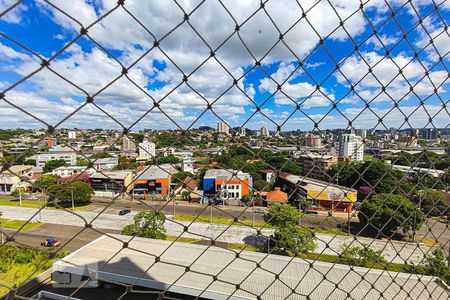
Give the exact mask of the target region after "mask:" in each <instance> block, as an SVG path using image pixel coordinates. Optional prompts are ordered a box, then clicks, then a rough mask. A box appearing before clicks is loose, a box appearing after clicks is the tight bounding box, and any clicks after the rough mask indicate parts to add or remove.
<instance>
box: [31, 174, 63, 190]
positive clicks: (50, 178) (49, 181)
mask: <svg viewBox="0 0 450 300" xmlns="http://www.w3.org/2000/svg"><path fill="white" fill-rule="evenodd" d="M59 178H60V177H59V176H58V175H53V174H48V175H43V176H41V178H39V179H38V180H36V182H35V185H36V186H37V187H39V188H42V189H48V187H49V186H51V185H55V184H56V183H57V180H58V179H59Z"/></svg>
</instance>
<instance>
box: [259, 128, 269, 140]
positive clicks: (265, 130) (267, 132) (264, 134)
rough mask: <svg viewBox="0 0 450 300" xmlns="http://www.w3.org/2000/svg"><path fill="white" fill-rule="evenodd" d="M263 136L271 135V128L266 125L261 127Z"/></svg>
mask: <svg viewBox="0 0 450 300" xmlns="http://www.w3.org/2000/svg"><path fill="white" fill-rule="evenodd" d="M260 132H261V136H263V137H269V136H270V133H269V130H268V129H267V128H266V127H264V126H263V127H261V131H260Z"/></svg>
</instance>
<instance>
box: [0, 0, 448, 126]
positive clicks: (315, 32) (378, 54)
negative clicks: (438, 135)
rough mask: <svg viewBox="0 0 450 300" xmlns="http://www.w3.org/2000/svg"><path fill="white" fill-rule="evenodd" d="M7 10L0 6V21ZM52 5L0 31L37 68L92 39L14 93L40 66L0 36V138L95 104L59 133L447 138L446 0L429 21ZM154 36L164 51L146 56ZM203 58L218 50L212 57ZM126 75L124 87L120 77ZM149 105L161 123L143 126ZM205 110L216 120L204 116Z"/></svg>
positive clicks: (40, 5)
mask: <svg viewBox="0 0 450 300" xmlns="http://www.w3.org/2000/svg"><path fill="white" fill-rule="evenodd" d="M14 2H15V1H12V0H0V10H2V11H3V10H4V9H6V8H7V7H9V6H10V5H12V4H13V3H14ZM50 2H51V3H52V4H53V6H52V5H49V4H47V3H45V2H42V1H24V2H23V3H22V4H20V5H18V6H17V7H15V8H14V9H12V10H11V11H9V12H8V13H6V14H4V15H3V16H2V17H1V19H0V31H1V32H2V34H3V35H5V36H7V37H9V38H10V39H12V40H14V41H16V42H17V43H18V44H22V45H23V46H25V47H27V48H28V49H30V50H32V51H33V52H34V53H35V54H37V55H39V56H40V57H42V58H44V59H47V60H48V59H51V58H52V57H53V56H54V55H55V54H56V53H59V52H60V51H61V49H63V48H64V47H65V45H67V44H69V43H71V41H72V40H73V39H74V38H76V37H77V36H78V33H79V32H80V29H81V26H83V27H89V31H88V34H89V37H87V36H83V37H80V38H78V39H77V40H76V41H75V42H73V43H71V44H70V46H69V47H67V48H66V49H65V50H64V51H62V52H61V53H60V54H59V55H57V56H56V57H55V58H52V61H51V63H50V69H48V68H45V69H43V70H41V71H40V72H37V73H36V74H34V75H32V76H31V77H29V78H28V79H27V80H25V81H23V82H21V83H20V84H18V85H16V86H14V88H12V89H11V88H10V87H11V86H13V85H15V83H17V82H18V81H20V80H21V79H22V78H24V77H25V76H27V75H28V74H30V73H32V72H33V71H35V70H37V69H38V68H39V67H40V63H41V62H40V59H39V58H38V57H37V56H36V55H34V54H32V53H31V52H29V51H27V50H26V49H25V48H23V47H21V46H19V45H18V44H16V43H14V42H13V41H11V40H10V39H8V38H5V36H2V37H0V89H1V90H4V91H6V92H5V99H6V100H7V101H8V102H4V101H3V102H2V103H0V126H1V127H2V128H11V127H28V128H40V127H45V125H44V124H45V123H47V124H50V125H55V124H58V123H59V122H60V121H61V120H63V119H64V118H65V117H66V116H67V115H69V114H71V113H72V112H74V111H76V110H77V109H78V107H80V106H81V105H82V104H83V103H84V101H85V99H86V95H95V97H94V99H95V104H96V106H94V105H92V104H88V105H86V106H84V107H83V108H82V109H80V110H78V111H77V112H76V113H75V114H74V115H73V116H72V117H70V118H69V119H68V120H66V121H64V122H63V123H62V124H61V125H59V127H78V128H97V127H104V128H113V129H120V128H121V126H125V127H130V126H132V130H138V129H142V128H149V129H162V128H177V126H180V127H181V128H188V127H189V126H193V127H198V126H201V125H210V126H215V124H216V123H217V122H218V121H219V118H218V117H220V119H223V120H225V121H226V122H228V123H229V124H230V125H231V126H233V127H234V126H241V125H243V124H244V123H245V127H248V128H259V127H261V126H266V127H268V128H269V129H271V130H273V129H275V128H276V126H277V125H280V126H282V127H281V128H282V130H296V129H301V130H312V129H313V128H314V122H318V126H319V127H318V128H319V129H326V128H347V127H348V126H349V124H348V121H349V120H350V121H351V122H352V123H351V124H352V126H354V127H356V128H367V129H371V128H385V127H388V128H389V127H395V128H409V127H419V128H422V127H425V126H426V127H447V126H448V123H449V120H450V118H449V114H448V111H447V110H446V108H443V104H448V103H447V101H448V98H449V93H448V89H449V87H448V81H449V77H448V74H449V73H448V72H449V59H450V58H449V56H448V52H449V51H450V35H449V32H448V31H445V30H444V26H445V25H446V24H447V23H448V20H449V13H450V4H449V3H448V1H447V2H445V1H444V2H442V3H440V2H436V4H437V5H438V6H439V8H438V10H437V11H436V10H434V9H433V8H434V4H433V2H432V1H431V0H422V1H412V3H410V2H409V1H401V0H398V1H397V0H396V1H387V2H388V3H389V5H390V8H389V7H388V6H387V5H386V3H385V2H384V1H381V0H372V1H367V2H365V3H364V8H363V9H362V10H361V9H360V8H359V6H360V4H359V1H352V0H348V1H331V2H332V3H333V6H334V9H333V7H331V6H330V4H329V3H328V1H319V2H316V1H313V0H306V1H305V0H304V1H298V3H300V5H299V4H298V3H297V2H296V1H289V0H285V1H273V0H269V1H267V3H266V4H265V7H264V8H265V10H262V9H259V8H260V4H259V1H256V0H255V1H250V0H249V1H239V2H236V1H231V0H230V1H223V3H224V5H225V8H226V9H225V8H224V7H223V6H221V5H220V3H219V1H215V0H211V1H206V2H204V3H203V4H201V5H200V6H198V5H199V3H200V1H194V0H192V1H178V4H179V5H176V2H175V1H162V0H161V1H145V2H144V1H130V0H127V1H125V5H124V7H120V6H119V7H116V1H106V0H92V1H83V0H79V1H63V0H58V1H50ZM55 7H57V8H58V9H56V8H55ZM227 10H228V11H229V12H230V13H231V14H232V16H233V18H234V19H233V18H232V17H231V16H230V15H229V13H228V12H227ZM61 11H63V12H64V13H65V14H63V13H61ZM109 11H111V12H110V13H109V14H108V12H109ZM392 12H395V19H393V18H392V16H391V15H392ZM185 13H187V14H189V23H188V22H186V21H184V14H185ZM302 13H305V17H302ZM105 14H108V15H107V16H106V17H104V18H103V19H102V20H101V21H100V22H97V23H96V24H95V25H93V26H91V24H92V23H94V22H95V21H96V20H97V19H98V18H100V17H102V16H104V15H105ZM67 15H69V16H71V17H72V18H73V19H71V18H69V17H68V16H67ZM131 15H132V16H134V17H135V18H136V19H138V20H139V22H140V23H141V24H139V23H138V22H137V21H136V20H135V19H133V17H132V16H131ZM419 18H420V19H421V20H422V22H421V24H419ZM340 19H341V20H343V26H340ZM75 20H76V21H75ZM272 21H273V22H272ZM236 22H237V24H239V25H240V30H239V34H238V33H237V32H236V31H235V27H236ZM274 23H275V25H274ZM141 25H143V26H145V28H144V27H143V26H141ZM174 28H175V30H173V29H174ZM373 28H376V31H377V34H376V35H373ZM194 29H195V31H194ZM280 32H281V33H282V34H283V40H282V41H281V40H280V39H279V36H280ZM168 33H169V34H168ZM198 34H199V35H200V36H201V37H202V38H203V40H202V39H201V38H200V37H199V36H198ZM404 35H406V39H405V38H403V36H404ZM155 37H156V39H158V40H161V42H160V44H159V48H153V49H152V47H153V44H154V38H155ZM321 38H322V40H323V43H322V44H320V40H321ZM430 38H431V39H433V44H430V42H429V41H430ZM355 44H357V45H358V51H355ZM219 46H220V47H219ZM210 48H211V49H213V50H217V51H215V53H214V54H215V56H214V57H210V52H211V50H210ZM150 49H151V51H149V50H150ZM269 50H270V51H269ZM386 50H388V51H389V55H388V56H386ZM414 52H416V53H418V54H417V57H416V58H415V57H414ZM144 54H145V55H144ZM439 57H442V60H439ZM255 59H256V61H259V62H260V64H261V66H255V62H256V61H255ZM137 60H138V62H137V63H135V62H136V61H137ZM300 61H301V63H302V64H301V65H300ZM336 65H338V66H339V69H336ZM122 66H124V67H126V68H127V69H128V73H127V76H128V78H126V77H125V76H121V77H120V75H121V72H122ZM130 66H132V67H131V68H130ZM199 66H200V67H199ZM369 68H370V69H371V73H368V71H369ZM399 69H401V70H402V73H401V74H400V73H399ZM426 72H427V73H426ZM183 73H184V74H185V75H187V76H188V81H187V83H183V82H182V78H183ZM61 77H64V78H65V79H67V80H68V81H65V80H63V79H61ZM118 77H119V78H118ZM233 77H234V78H237V79H239V80H238V83H237V85H233ZM117 78H118V79H117ZM115 79H116V80H115ZM114 80H115V81H114ZM112 81H114V82H113V83H112V84H111V82H112ZM278 85H281V91H280V90H277V86H278ZM316 85H320V89H319V90H317V89H316ZM352 85H353V86H354V90H353V91H351V89H350V87H351V86H352ZM382 86H385V88H384V90H383V89H382ZM411 86H412V87H413V89H412V91H411V88H410V87H411ZM154 100H155V101H160V102H159V103H160V106H159V107H160V109H161V110H162V111H163V112H161V111H158V110H156V109H154V110H153V111H151V112H150V113H148V111H149V110H150V109H151V108H152V107H153V101H154ZM421 101H422V102H423V104H424V105H423V106H419V104H420V103H421ZM208 102H209V103H211V104H212V111H206V112H204V111H205V109H206V108H207V103H208ZM367 103H368V106H369V108H366V106H367ZM395 103H397V104H395ZM14 106H16V107H14ZM257 106H258V107H259V111H256V107H257ZM396 106H397V107H396ZM17 107H18V108H20V109H22V110H25V111H27V112H29V113H30V114H32V115H34V116H36V117H37V119H34V118H32V117H30V116H28V115H26V114H24V113H23V112H20V110H18V109H17ZM108 115H109V116H108ZM110 116H112V117H114V119H115V120H116V121H114V120H113V119H112V118H110ZM405 117H406V119H407V121H406V122H405ZM249 118H250V119H249ZM429 118H432V119H433V122H432V123H430V122H429ZM379 119H382V123H380V122H379ZM136 120H140V121H139V122H138V123H136ZM194 122H195V123H194ZM135 123H136V124H135ZM192 123H194V125H192Z"/></svg>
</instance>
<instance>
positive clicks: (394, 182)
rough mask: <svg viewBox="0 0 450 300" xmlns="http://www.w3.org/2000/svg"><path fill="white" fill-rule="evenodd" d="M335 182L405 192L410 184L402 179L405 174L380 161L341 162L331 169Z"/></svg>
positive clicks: (357, 187)
mask: <svg viewBox="0 0 450 300" xmlns="http://www.w3.org/2000/svg"><path fill="white" fill-rule="evenodd" d="M328 172H329V175H330V177H332V178H333V180H334V182H335V183H338V184H340V185H343V186H348V187H353V188H355V189H359V187H361V186H370V187H371V188H373V189H374V190H375V192H376V193H395V194H404V193H407V192H409V189H410V186H409V185H406V184H404V182H403V181H402V179H403V174H402V172H400V171H398V170H394V169H392V168H391V167H390V166H386V165H385V164H384V163H382V162H380V161H370V162H364V163H339V164H337V165H334V166H333V167H332V168H331V169H330V170H329V171H328Z"/></svg>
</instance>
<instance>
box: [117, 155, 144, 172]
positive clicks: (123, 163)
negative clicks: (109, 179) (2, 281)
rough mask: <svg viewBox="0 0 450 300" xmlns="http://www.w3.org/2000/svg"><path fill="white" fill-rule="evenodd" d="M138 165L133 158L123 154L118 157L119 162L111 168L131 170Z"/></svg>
mask: <svg viewBox="0 0 450 300" xmlns="http://www.w3.org/2000/svg"><path fill="white" fill-rule="evenodd" d="M137 167H139V163H137V162H136V160H135V159H129V158H126V157H124V156H120V157H119V163H118V164H117V166H115V167H114V168H113V170H133V169H136V168H137Z"/></svg>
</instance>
